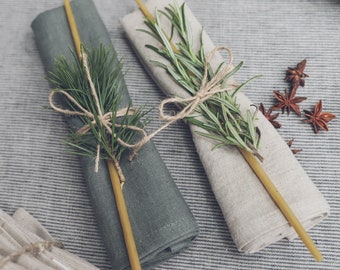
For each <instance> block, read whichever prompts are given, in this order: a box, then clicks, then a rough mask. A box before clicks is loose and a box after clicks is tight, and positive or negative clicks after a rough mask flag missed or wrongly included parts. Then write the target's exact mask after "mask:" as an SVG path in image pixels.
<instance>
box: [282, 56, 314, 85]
mask: <svg viewBox="0 0 340 270" xmlns="http://www.w3.org/2000/svg"><path fill="white" fill-rule="evenodd" d="M306 63H307V60H306V59H304V60H302V61H301V62H300V63H298V64H297V65H296V68H291V67H288V70H287V72H286V81H287V82H290V83H291V86H292V88H293V89H294V88H297V87H299V86H304V85H305V79H304V78H306V77H309V76H308V75H307V74H306V73H304V69H305V67H306Z"/></svg>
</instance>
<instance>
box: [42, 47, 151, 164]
mask: <svg viewBox="0 0 340 270" xmlns="http://www.w3.org/2000/svg"><path fill="white" fill-rule="evenodd" d="M82 50H83V55H87V65H88V70H86V69H87V68H86V67H85V65H84V64H83V61H84V59H83V60H82V61H79V60H78V58H77V55H76V54H75V53H74V52H72V56H73V61H72V62H68V61H67V60H66V59H65V58H64V57H60V58H58V59H57V60H56V63H55V66H56V69H55V71H54V72H51V73H50V74H49V77H48V79H49V81H50V83H51V84H52V85H53V86H54V87H55V88H56V89H55V90H54V91H53V92H52V94H54V93H59V94H61V95H64V96H66V98H65V99H64V100H65V103H66V104H65V105H66V106H67V107H68V108H69V109H67V111H66V112H65V113H67V114H71V115H78V116H79V117H80V119H81V121H82V122H83V124H84V126H83V128H81V129H80V130H78V131H77V132H72V133H71V134H70V140H69V141H68V145H69V146H71V147H72V149H73V150H71V153H73V154H77V155H83V156H90V157H91V156H97V155H99V156H98V157H99V158H103V159H112V160H117V161H119V159H120V157H121V155H122V153H123V152H124V151H125V150H126V149H127V148H131V147H133V145H132V144H131V142H133V140H134V138H135V136H136V135H137V133H142V132H143V129H142V128H143V126H144V122H142V121H141V118H142V117H143V116H144V115H145V114H146V112H145V111H144V110H143V108H142V107H141V108H139V109H133V108H131V107H130V106H129V107H128V108H126V109H122V110H121V109H119V103H120V100H121V94H122V87H123V84H122V82H123V74H122V71H121V70H122V69H121V63H120V62H119V61H118V59H117V55H116V54H112V53H111V52H110V51H109V50H107V49H106V48H105V47H104V46H103V45H101V46H100V47H99V48H97V49H92V50H91V51H89V50H88V49H87V48H85V47H83V48H82ZM87 71H89V72H90V79H89V77H88V74H87ZM91 80H92V82H91ZM92 83H93V87H94V90H95V91H96V96H97V98H96V97H95V96H94V93H93V91H92V89H91V87H92V86H91V84H92ZM96 100H98V105H99V106H98V105H97V102H96ZM51 105H52V106H54V105H53V103H52V104H51ZM54 107H55V106H54ZM56 109H57V110H58V108H56ZM98 145H99V151H98Z"/></svg>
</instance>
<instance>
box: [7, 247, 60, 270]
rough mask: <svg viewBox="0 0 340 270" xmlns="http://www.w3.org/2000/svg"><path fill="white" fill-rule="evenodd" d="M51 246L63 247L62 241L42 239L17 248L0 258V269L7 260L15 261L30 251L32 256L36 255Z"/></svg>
mask: <svg viewBox="0 0 340 270" xmlns="http://www.w3.org/2000/svg"><path fill="white" fill-rule="evenodd" d="M53 246H55V247H58V248H64V245H63V243H61V242H59V241H42V242H36V243H31V244H28V245H26V246H24V247H23V248H21V249H19V250H18V251H14V252H13V253H11V254H9V255H7V256H6V257H4V258H2V259H1V260H0V269H1V268H2V267H4V266H5V265H6V264H7V263H8V262H15V261H16V260H17V259H18V258H19V257H20V256H21V255H24V254H26V253H30V254H32V255H33V256H38V255H39V254H41V253H42V252H43V251H45V250H50V249H51V248H52V247H53Z"/></svg>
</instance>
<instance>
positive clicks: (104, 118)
mask: <svg viewBox="0 0 340 270" xmlns="http://www.w3.org/2000/svg"><path fill="white" fill-rule="evenodd" d="M87 57H88V56H87V54H86V53H85V52H82V54H81V59H82V63H83V66H84V68H85V72H86V78H87V80H88V82H89V85H90V89H91V94H92V96H93V98H94V100H95V104H96V108H97V112H98V117H97V119H98V121H99V124H100V125H101V126H102V127H104V128H105V129H106V131H107V132H108V133H109V134H111V135H113V136H115V137H116V139H117V142H118V143H119V144H120V145H122V146H124V147H127V148H135V147H136V146H137V145H138V144H129V143H126V142H124V141H123V140H122V139H121V138H119V137H117V135H116V134H112V128H111V127H112V112H107V113H103V111H102V109H101V106H100V102H99V98H98V95H97V91H96V88H95V86H94V83H93V80H92V78H91V74H90V68H89V65H88V61H87ZM56 93H59V94H62V95H64V96H65V97H66V98H67V99H68V101H69V102H71V103H72V104H74V105H75V106H76V107H78V109H79V110H80V111H76V110H69V109H63V108H60V107H58V106H56V105H55V104H54V101H53V97H54V95H55V94H56ZM49 103H50V106H51V107H52V108H53V109H54V110H55V111H57V112H60V113H63V114H66V115H74V116H75V115H77V116H85V117H88V118H89V119H90V120H91V123H90V124H87V125H84V126H83V127H82V128H80V129H78V131H77V133H78V134H81V135H84V134H86V133H87V132H89V131H90V130H91V126H95V125H98V124H97V122H96V119H95V116H94V114H93V113H92V112H90V111H88V110H86V109H85V108H84V107H83V106H81V105H80V104H79V102H77V101H76V100H75V99H74V98H73V97H72V96H71V95H70V94H69V93H67V91H65V90H60V89H56V90H53V91H51V93H50V95H49ZM134 113H135V109H134V108H123V109H121V110H118V111H117V112H116V117H122V116H125V115H133V114H134ZM115 127H125V128H128V129H130V130H134V131H137V132H139V133H141V134H142V135H143V136H144V137H146V136H147V134H146V132H145V131H144V130H143V129H142V128H140V127H137V126H132V125H121V124H117V123H115ZM99 160H100V142H99V141H98V144H97V153H96V159H95V172H98V170H99ZM113 161H114V164H115V167H116V169H117V173H118V175H119V178H120V181H121V182H122V183H123V182H125V177H124V175H123V172H122V170H121V168H120V166H119V162H118V160H117V159H116V158H113Z"/></svg>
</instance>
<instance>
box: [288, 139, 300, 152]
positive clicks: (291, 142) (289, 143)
mask: <svg viewBox="0 0 340 270" xmlns="http://www.w3.org/2000/svg"><path fill="white" fill-rule="evenodd" d="M293 142H294V139H290V140H289V141H288V142H287V145H288V147H289V148H291V147H292V145H293ZM291 151H292V153H293V154H294V155H295V154H297V153H299V152H301V151H302V149H301V148H296V149H291Z"/></svg>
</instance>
